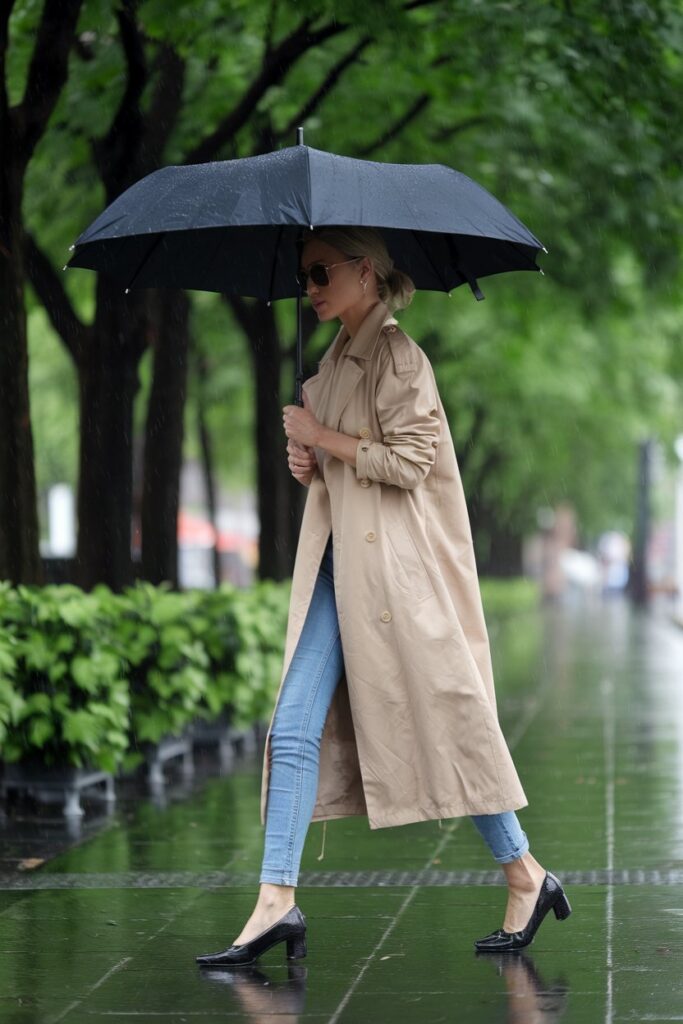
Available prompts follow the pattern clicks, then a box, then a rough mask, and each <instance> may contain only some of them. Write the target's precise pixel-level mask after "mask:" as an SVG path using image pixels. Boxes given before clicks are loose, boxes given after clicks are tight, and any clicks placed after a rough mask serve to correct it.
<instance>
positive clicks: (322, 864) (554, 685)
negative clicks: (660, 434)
mask: <svg viewBox="0 0 683 1024" xmlns="http://www.w3.org/2000/svg"><path fill="white" fill-rule="evenodd" d="M491 641H492V649H493V656H494V668H495V671H496V680H497V688H498V695H499V711H500V717H501V721H502V723H503V727H504V729H505V733H506V736H507V738H508V742H509V744H510V746H511V748H512V749H513V752H514V757H515V762H516V764H517V766H518V769H519V772H520V776H521V778H522V781H523V784H524V786H525V789H526V792H527V796H528V798H529V801H530V806H529V807H528V808H525V809H524V810H522V811H520V812H519V817H520V821H521V823H522V826H523V827H524V829H525V830H526V832H527V834H528V836H529V839H530V842H531V849H532V852H533V853H534V854H535V856H536V857H537V858H538V859H539V860H540V861H541V863H543V864H544V865H545V866H546V867H548V868H550V869H551V870H552V871H554V872H555V873H556V874H558V875H559V876H560V877H561V878H562V880H563V881H564V882H565V885H566V891H567V895H568V897H569V899H570V901H571V904H572V907H573V910H574V913H573V914H572V916H571V917H570V918H569V919H568V920H567V921H563V922H558V921H556V920H555V919H554V917H553V916H552V914H551V915H549V916H548V918H546V920H545V922H544V923H543V925H542V926H541V928H540V930H539V932H538V934H537V936H536V940H535V942H534V943H533V945H531V946H529V947H528V948H527V949H526V950H525V952H524V954H517V955H512V956H507V957H506V956H498V957H496V956H491V955H485V956H477V955H476V954H475V951H474V948H473V944H472V943H473V940H474V939H475V938H477V937H479V936H481V935H484V934H487V933H488V932H489V931H492V930H493V929H494V928H497V927H499V926H500V925H501V924H502V915H503V910H504V906H505V888H504V885H503V878H502V874H501V873H500V871H499V870H498V869H497V868H496V866H495V865H494V864H492V862H490V860H489V857H488V852H487V850H486V848H485V846H484V844H483V842H482V840H481V838H480V837H479V834H478V833H477V832H476V830H475V829H474V827H473V826H472V824H471V822H470V821H469V820H468V819H454V820H450V821H444V822H443V827H441V828H440V827H439V825H438V823H437V822H423V823H420V824H416V825H407V826H403V827H401V828H394V829H379V830H375V831H372V832H371V831H370V830H369V828H368V826H367V820H366V819H361V818H346V819H341V820H337V821H332V822H329V823H328V826H327V838H326V842H325V851H324V857H323V859H322V860H319V859H318V858H319V854H320V850H321V838H322V825H321V824H320V823H315V824H313V825H312V826H311V828H310V829H309V834H308V839H307V844H306V849H305V851H304V859H303V863H302V873H301V877H300V887H299V889H298V892H297V903H298V904H299V906H300V907H301V909H302V910H303V912H304V913H305V915H306V917H307V921H308V956H307V957H306V959H305V960H302V961H298V962H296V963H288V962H286V961H285V949H284V944H282V945H279V946H276V947H274V949H272V950H270V951H269V952H267V953H266V954H264V955H263V957H262V958H261V959H260V960H259V963H258V965H257V967H253V968H236V969H233V970H232V971H210V970H200V969H198V968H197V966H196V965H195V963H194V956H195V954H196V953H199V952H206V951H207V950H215V949H221V948H224V947H225V946H227V945H229V943H230V942H231V941H232V939H233V938H234V936H235V935H237V934H238V932H239V931H240V929H241V927H242V924H243V923H244V920H245V919H246V917H248V915H249V913H250V912H251V909H252V907H253V903H254V900H255V896H256V893H257V890H258V868H259V865H260V858H261V853H262V842H263V832H262V828H261V825H260V822H259V815H258V806H259V791H260V758H259V756H258V754H257V756H256V757H251V758H249V757H248V758H245V759H243V760H242V761H241V762H239V763H238V764H237V766H236V768H235V770H234V771H233V772H232V773H231V774H229V775H226V776H224V777H222V778H211V779H204V780H203V781H202V780H201V778H200V779H198V780H197V781H196V782H195V784H194V786H193V787H192V788H191V789H190V791H189V793H187V792H186V793H185V794H184V799H180V797H181V796H183V794H182V793H176V794H174V793H173V792H171V793H169V794H167V798H166V799H165V800H163V799H162V800H159V799H157V800H156V801H155V802H153V801H150V800H146V799H141V798H140V797H137V798H136V797H134V796H132V795H131V796H130V798H128V799H124V801H123V802H122V803H120V805H119V808H118V810H117V811H116V813H115V814H114V815H113V816H112V817H111V818H110V819H109V820H108V822H107V823H106V825H105V826H104V828H101V830H100V831H99V832H98V833H97V834H96V835H94V836H90V835H89V832H88V830H89V829H92V828H94V827H95V826H94V823H93V824H89V821H88V819H86V823H85V825H84V832H83V834H82V836H81V838H80V840H79V842H78V844H77V845H76V846H72V848H70V849H68V850H67V851H66V852H62V853H61V854H60V855H59V856H57V857H56V858H55V859H52V860H49V861H48V863H46V864H45V865H44V866H43V867H41V868H39V869H37V870H34V871H21V872H20V871H18V870H17V864H18V863H19V861H20V860H21V859H22V857H25V856H26V855H27V853H32V854H34V855H36V856H40V855H41V852H42V853H43V854H46V853H47V852H49V850H50V849H53V848H54V843H55V842H56V841H57V837H58V834H59V829H58V826H57V825H56V824H55V825H54V831H53V834H52V836H51V837H50V836H49V834H48V832H49V828H48V824H46V823H43V824H42V825H41V826H40V827H37V826H36V825H35V824H33V825H32V824H31V822H30V821H26V822H23V823H22V822H21V821H19V822H17V821H16V820H15V819H12V820H11V821H9V822H5V823H4V825H3V827H2V828H1V829H0V952H1V954H2V955H1V956H0V1022H2V1024H24V1022H26V1024H28V1022H31V1024H48V1022H49V1024H58V1022H61V1021H65V1022H67V1024H76V1022H79V1024H80V1022H83V1021H96V1020H98V1018H101V1019H102V1020H107V1021H117V1020H121V1021H123V1020H126V1021H128V1020H134V1021H136V1022H143V1021H144V1022H147V1021H149V1022H152V1021H154V1022H159V1021H167V1022H169V1024H170V1022H173V1024H176V1022H178V1024H179V1022H181V1021H188V1022H190V1021H212V1020H217V1019H227V1020H231V1021H235V1022H242V1021H250V1022H272V1024H276V1022H278V1024H283V1022H285V1024H294V1022H296V1021H302V1022H305V1021H312V1022H313V1021H321V1022H322V1021H324V1022H327V1024H337V1022H341V1024H356V1022H365V1021H373V1022H375V1021H380V1022H384V1021H392V1022H397V1024H398V1022H406V1024H408V1022H410V1024H413V1022H416V1024H423V1022H424V1024H427V1022H429V1024H431V1022H434V1024H436V1022H441V1021H443V1022H451V1021H461V1022H464V1024H469V1022H472V1024H479V1022H482V1024H484V1022H486V1024H492V1022H506V1024H510V1022H515V1024H550V1022H554V1021H560V1020H562V1021H566V1022H590V1024H595V1022H603V1021H604V1022H606V1024H610V1022H612V1021H673V1020H678V1021H680V1020H683V980H682V978H683V972H682V970H681V951H682V949H683V941H682V940H683V699H682V693H681V690H682V689H683V630H681V629H679V628H677V627H676V626H674V625H673V624H671V622H670V621H667V619H666V617H665V616H664V615H658V614H649V615H648V614H646V613H635V612H633V611H632V610H630V609H629V608H628V606H627V605H625V604H624V603H623V602H621V601H620V600H609V601H605V602H604V603H603V602H600V601H595V602H593V603H579V602H576V603H571V602H570V603H569V604H567V605H565V606H563V607H559V606H551V607H548V608H545V609H544V610H543V611H542V612H540V613H538V614H536V613H532V614H530V615H525V616H520V617H518V618H516V619H512V620H509V621H508V622H507V623H506V624H503V625H501V626H500V627H498V628H494V627H493V626H492V627H491ZM46 829H48V832H46ZM22 830H23V831H22ZM46 835H48V838H47V839H45V836H46ZM41 836H42V837H43V839H42V840H41V838H40V837H41ZM50 840H51V842H52V847H51V846H50ZM41 841H42V842H43V846H41V845H40V843H41ZM63 842H64V844H65V846H66V845H68V843H69V842H71V843H73V837H71V839H69V840H68V841H67V838H64V840H63Z"/></svg>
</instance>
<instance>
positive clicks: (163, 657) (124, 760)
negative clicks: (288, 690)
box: [0, 579, 538, 771]
mask: <svg viewBox="0 0 683 1024" xmlns="http://www.w3.org/2000/svg"><path fill="white" fill-rule="evenodd" d="M481 586H482V597H483V603H484V609H485V612H486V617H487V621H488V620H490V619H493V620H500V619H503V618H505V617H508V616H509V615H511V614H513V613H518V612H520V611H522V612H524V611H527V612H528V611H530V610H531V609H533V608H535V607H536V606H537V603H538V591H537V587H536V584H535V583H533V582H531V581H529V580H487V579H484V580H482V583H481ZM290 592H291V581H289V580H288V581H285V582H284V583H274V582H273V581H270V580H266V581H260V582H257V583H256V584H254V585H253V586H251V587H250V588H248V589H245V590H241V589H238V588H236V587H234V586H233V585H232V584H223V585H222V586H221V587H220V588H219V589H218V590H216V591H209V592H207V591H187V592H184V593H176V592H173V591H171V590H170V588H168V587H165V586H160V587H155V586H152V585H151V584H148V583H138V584H137V585H136V586H135V587H131V588H129V589H128V590H126V591H125V592H124V593H123V594H114V593H112V592H111V591H110V590H109V589H108V588H107V587H102V586H100V587H97V588H95V590H93V591H92V592H91V593H84V592H83V591H82V590H80V589H79V588H78V587H74V586H50V587H17V588H16V589H14V588H11V587H10V586H9V585H7V584H2V583H0V758H1V759H2V760H4V761H7V762H13V761H19V760H31V759H39V760H40V762H41V763H43V764H45V765H50V766H52V765H54V766H60V767H64V766H67V765H75V766H79V767H80V766H84V765H96V766H98V767H101V768H104V769H106V770H108V771H116V770H118V769H119V768H124V769H128V768H131V767H133V766H134V765H135V764H136V763H137V762H139V761H140V760H141V759H142V755H141V753H140V745H141V744H144V743H145V742H151V743H155V742H157V741H158V740H160V739H161V738H162V737H163V736H165V735H168V734H178V733H179V732H181V731H182V730H183V728H185V727H186V726H187V725H188V724H189V723H191V722H192V721H193V720H195V719H197V718H201V717H203V718H209V719H211V718H215V717H217V716H218V715H219V714H220V713H221V712H222V711H224V710H226V709H227V710H228V711H229V712H230V716H231V721H232V722H233V724H234V725H235V726H236V727H237V728H247V727H248V726H250V725H252V724H253V723H254V722H256V721H260V720H263V719H264V718H265V717H266V716H267V715H268V714H269V712H270V710H271V708H272V704H273V702H274V699H275V694H276V692H277V687H278V685H279V681H280V674H281V670H282V661H283V656H284V639H285V634H286V626H287V612H288V608H289V597H290Z"/></svg>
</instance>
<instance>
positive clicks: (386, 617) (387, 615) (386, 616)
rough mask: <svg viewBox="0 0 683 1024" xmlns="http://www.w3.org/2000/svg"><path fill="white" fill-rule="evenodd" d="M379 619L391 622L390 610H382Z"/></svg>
mask: <svg viewBox="0 0 683 1024" xmlns="http://www.w3.org/2000/svg"><path fill="white" fill-rule="evenodd" d="M380 619H381V620H382V622H391V612H382V614H381V615H380Z"/></svg>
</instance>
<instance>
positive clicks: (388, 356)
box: [356, 344, 441, 490]
mask: <svg viewBox="0 0 683 1024" xmlns="http://www.w3.org/2000/svg"><path fill="white" fill-rule="evenodd" d="M375 397H376V404H377V417H378V419H379V422H380V425H381V427H382V434H383V438H384V440H383V441H370V440H368V439H366V438H361V439H360V440H359V442H358V447H357V449H356V477H357V479H358V480H363V479H366V480H374V481H377V482H378V483H382V484H395V485H396V486H397V487H405V488H406V489H408V490H412V489H413V488H414V487H417V486H418V484H420V483H422V481H423V480H424V479H425V478H426V476H427V474H428V473H429V470H430V469H431V467H432V465H433V464H434V461H435V459H436V446H437V445H438V443H439V436H440V431H441V421H440V420H439V415H438V398H437V392H436V383H435V381H434V374H433V372H432V368H431V365H430V363H429V360H428V359H427V356H426V355H425V354H424V352H422V351H421V350H420V349H419V348H417V347H416V349H415V350H414V358H413V359H412V360H410V362H409V363H401V362H397V361H396V360H395V359H394V357H393V355H392V353H391V351H390V345H388V344H387V345H385V346H384V349H383V351H382V353H381V356H380V370H379V376H378V381H377V389H376V396H375Z"/></svg>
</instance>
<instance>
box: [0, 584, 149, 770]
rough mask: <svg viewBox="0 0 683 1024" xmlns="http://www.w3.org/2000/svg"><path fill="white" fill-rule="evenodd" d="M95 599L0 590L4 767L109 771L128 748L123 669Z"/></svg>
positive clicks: (73, 591) (53, 591)
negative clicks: (21, 764) (33, 764)
mask: <svg viewBox="0 0 683 1024" xmlns="http://www.w3.org/2000/svg"><path fill="white" fill-rule="evenodd" d="M108 627H109V623H108V621H107V619H106V616H105V615H104V614H103V612H102V609H101V607H100V604H99V600H98V598H97V597H96V596H95V595H92V594H85V593H83V591H81V590H79V589H78V588H77V587H71V586H62V587H43V588H39V587H18V588H17V589H16V590H10V589H9V588H4V589H3V591H2V592H0V635H2V642H1V644H0V750H1V751H2V756H3V758H4V760H5V761H8V762H13V761H19V760H22V759H26V758H29V759H31V756H32V757H33V759H35V760H38V759H39V760H40V761H41V762H42V763H43V764H45V765H46V766H60V767H62V766H66V765H73V766H76V767H82V766H84V765H95V766H97V767H100V768H103V769H105V770H108V771H113V770H114V769H115V768H116V765H117V764H118V762H119V761H120V759H121V757H122V755H123V752H124V751H125V750H126V748H127V746H128V719H129V707H130V699H129V688H128V681H127V678H126V670H127V665H126V662H125V660H124V659H122V658H121V657H120V655H119V653H118V651H117V649H116V647H115V645H114V644H113V643H112V638H111V635H110V630H109V628H108Z"/></svg>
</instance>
